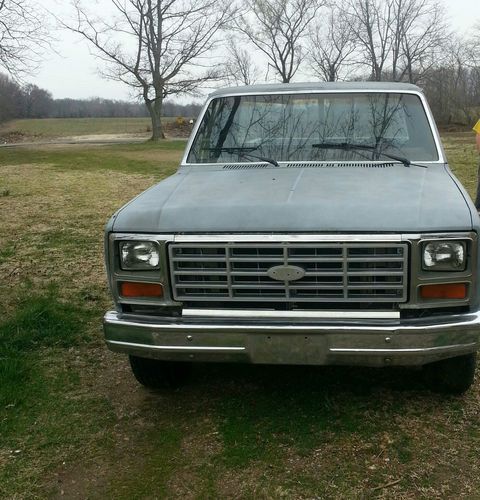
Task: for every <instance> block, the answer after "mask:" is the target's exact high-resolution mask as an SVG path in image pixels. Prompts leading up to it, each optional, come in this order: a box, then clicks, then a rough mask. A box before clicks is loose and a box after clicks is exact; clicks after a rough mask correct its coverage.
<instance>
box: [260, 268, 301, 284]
mask: <svg viewBox="0 0 480 500" xmlns="http://www.w3.org/2000/svg"><path fill="white" fill-rule="evenodd" d="M267 274H268V276H270V278H272V280H277V281H296V280H299V279H301V278H303V277H304V276H305V269H302V268H301V267H298V266H274V267H271V268H270V269H269V270H268V271H267Z"/></svg>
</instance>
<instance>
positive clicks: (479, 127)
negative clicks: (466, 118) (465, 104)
mask: <svg viewBox="0 0 480 500" xmlns="http://www.w3.org/2000/svg"><path fill="white" fill-rule="evenodd" d="M473 130H474V131H475V132H476V133H477V134H479V135H480V120H478V122H477V123H476V124H475V127H473Z"/></svg>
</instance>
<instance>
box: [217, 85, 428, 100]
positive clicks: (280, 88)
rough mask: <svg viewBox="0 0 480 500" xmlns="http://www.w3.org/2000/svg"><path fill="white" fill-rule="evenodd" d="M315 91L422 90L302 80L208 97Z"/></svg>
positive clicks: (229, 89) (224, 90)
mask: <svg viewBox="0 0 480 500" xmlns="http://www.w3.org/2000/svg"><path fill="white" fill-rule="evenodd" d="M315 91H329V92H335V91H343V92H345V91H350V92H368V91H376V92H378V91H385V92H422V90H421V89H420V88H419V87H417V86H416V85H412V84H411V83H397V82H304V83H268V84H261V85H245V86H240V87H223V88H221V89H218V90H215V91H214V92H212V93H211V94H210V97H220V96H224V95H232V94H241V95H243V94H275V93H279V92H282V93H288V92H306V93H308V92H315Z"/></svg>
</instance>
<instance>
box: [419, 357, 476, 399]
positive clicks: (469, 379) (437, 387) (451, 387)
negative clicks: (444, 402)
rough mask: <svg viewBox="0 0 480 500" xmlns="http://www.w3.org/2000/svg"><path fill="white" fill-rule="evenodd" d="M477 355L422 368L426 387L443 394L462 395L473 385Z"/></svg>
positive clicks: (447, 360)
mask: <svg viewBox="0 0 480 500" xmlns="http://www.w3.org/2000/svg"><path fill="white" fill-rule="evenodd" d="M476 363H477V353H474V354H466V355H464V356H456V357H455V358H449V359H443V360H442V361H436V362H435V363H430V364H428V365H425V366H424V368H423V369H424V373H425V381H426V383H427V385H428V387H429V388H430V389H431V390H432V391H434V392H439V393H443V394H454V395H460V394H463V393H464V392H465V391H466V390H468V389H469V388H470V386H471V385H472V384H473V380H474V376H475V367H476Z"/></svg>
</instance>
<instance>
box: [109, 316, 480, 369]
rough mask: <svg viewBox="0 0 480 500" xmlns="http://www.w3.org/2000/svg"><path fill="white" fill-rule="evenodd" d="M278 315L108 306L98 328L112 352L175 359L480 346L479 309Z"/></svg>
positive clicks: (398, 361) (366, 359) (368, 356)
mask: <svg viewBox="0 0 480 500" xmlns="http://www.w3.org/2000/svg"><path fill="white" fill-rule="evenodd" d="M279 314H282V313H279ZM282 316H283V317H280V318H277V317H274V316H273V315H272V314H270V315H268V316H267V317H263V318H262V317H261V316H260V315H259V316H258V317H251V316H249V315H248V314H246V315H243V316H242V315H237V316H236V317H232V316H228V315H225V314H224V313H223V314H222V312H219V313H218V314H210V315H208V314H207V313H205V314H203V315H202V312H201V311H198V314H189V315H188V316H182V317H161V316H157V317H146V316H137V315H132V314H121V313H118V312H116V311H110V312H108V313H107V314H106V315H105V318H104V332H105V340H106V343H107V345H108V347H109V348H110V349H111V350H112V351H116V352H122V353H125V354H132V355H135V356H141V357H147V358H154V359H160V360H175V361H217V362H233V361H239V362H247V363H265V364H304V365H333V364H342V365H362V366H386V365H400V366H406V365H423V364H426V363H430V362H433V361H437V360H440V359H444V358H449V357H453V356H459V355H462V354H468V353H472V352H475V351H476V350H477V349H478V347H479V332H480V311H477V312H475V313H469V314H462V315H451V316H443V317H436V318H428V319H415V320H401V319H399V318H397V319H393V318H388V317H381V316H379V317H378V318H365V317H363V318H362V317H359V318H348V319H340V318H322V317H318V318H313V317H311V316H310V317H308V315H305V316H306V317H302V316H301V315H299V314H298V313H297V315H294V316H292V317H290V318H286V317H285V314H283V315H282ZM387 316H388V315H387Z"/></svg>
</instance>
